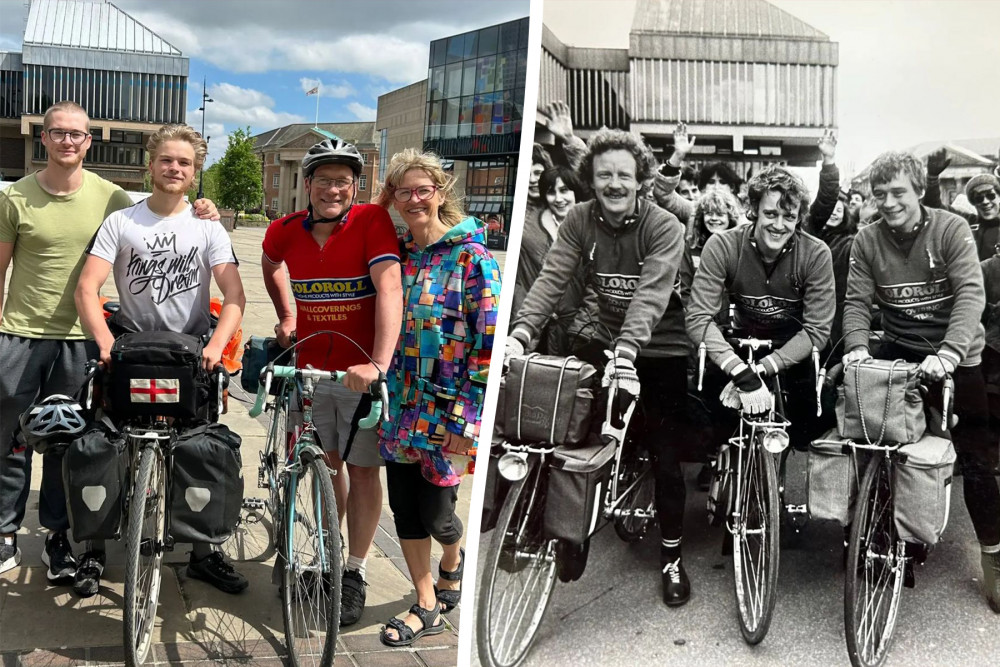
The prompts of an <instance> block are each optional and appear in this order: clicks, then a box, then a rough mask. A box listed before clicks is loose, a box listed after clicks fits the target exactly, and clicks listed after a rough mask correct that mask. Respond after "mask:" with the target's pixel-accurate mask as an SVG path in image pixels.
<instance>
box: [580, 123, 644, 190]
mask: <svg viewBox="0 0 1000 667" xmlns="http://www.w3.org/2000/svg"><path fill="white" fill-rule="evenodd" d="M615 150H623V151H628V152H629V153H631V154H632V157H634V158H635V180H636V183H637V185H638V184H642V183H643V182H644V181H646V180H648V179H649V178H650V177H651V176H652V175H653V171H654V170H655V169H656V158H654V157H653V151H652V150H650V148H649V146H647V145H646V143H645V142H644V141H643V140H642V139H640V138H639V137H637V136H636V135H634V134H632V133H631V132H626V131H625V130H612V129H610V128H607V127H602V128H601V129H599V130H598V131H597V132H595V133H594V136H592V137H591V138H590V141H588V142H587V152H586V153H585V154H584V156H583V161H582V162H581V163H580V180H581V181H582V182H583V183H586V184H587V185H588V186H592V184H593V182H594V158H595V157H596V156H598V155H600V154H602V153H607V152H608V151H615Z"/></svg>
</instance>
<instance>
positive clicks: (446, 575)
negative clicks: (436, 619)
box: [434, 549, 465, 614]
mask: <svg viewBox="0 0 1000 667" xmlns="http://www.w3.org/2000/svg"><path fill="white" fill-rule="evenodd" d="M464 570H465V549H459V561H458V569H457V570H455V571H453V572H448V571H446V570H444V569H443V568H442V567H441V566H440V565H438V579H444V580H446V581H461V580H462V572H463V571H464ZM434 594H435V595H436V596H437V600H438V603H439V604H441V605H443V606H442V607H441V613H442V614H447V613H448V612H450V611H452V610H453V609H454V608H455V607H457V606H458V603H459V602H461V600H462V589H461V588H459V589H457V590H452V589H439V588H438V587H437V586H435V587H434Z"/></svg>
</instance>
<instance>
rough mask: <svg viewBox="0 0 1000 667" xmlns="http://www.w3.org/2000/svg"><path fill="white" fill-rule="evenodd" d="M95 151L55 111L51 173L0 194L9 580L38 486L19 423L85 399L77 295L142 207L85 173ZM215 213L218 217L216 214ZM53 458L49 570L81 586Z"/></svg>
mask: <svg viewBox="0 0 1000 667" xmlns="http://www.w3.org/2000/svg"><path fill="white" fill-rule="evenodd" d="M90 143H91V136H90V119H89V118H88V116H87V113H86V111H84V110H83V109H82V108H81V107H80V106H79V105H77V104H75V103H73V102H60V103H58V104H55V105H53V106H52V107H51V108H50V109H49V110H48V111H47V112H46V114H45V118H44V120H43V131H42V144H43V145H44V146H45V149H46V151H47V152H48V158H47V162H46V165H45V168H44V169H42V170H41V171H39V172H37V173H34V174H31V175H29V176H26V177H24V178H22V179H21V180H19V181H18V182H17V183H15V184H14V185H12V186H10V187H9V188H7V189H6V190H4V191H3V192H0V285H2V284H3V282H4V280H5V279H6V277H7V270H8V268H10V267H11V263H12V260H13V271H12V273H11V276H10V285H9V289H8V293H7V294H6V296H4V294H3V292H2V290H0V573H2V572H5V571H6V570H9V569H11V568H14V567H16V566H17V565H18V564H19V563H20V560H21V554H20V551H19V550H18V548H17V542H16V537H15V535H14V534H15V533H16V532H17V531H18V529H19V528H20V526H21V521H22V520H23V518H24V513H25V506H26V502H27V497H28V488H29V486H30V480H31V449H30V448H25V447H24V446H23V445H21V444H19V443H17V442H16V441H15V439H14V435H13V434H14V431H15V429H16V427H17V424H18V419H19V417H20V415H21V413H22V412H24V411H25V410H26V409H27V408H28V407H30V405H31V404H32V403H33V402H35V401H36V400H38V399H41V398H45V397H47V396H50V395H52V394H66V395H73V394H75V393H76V391H77V390H78V389H79V388H80V386H81V384H82V383H83V377H84V366H85V364H86V361H87V360H88V359H96V358H97V346H96V344H95V343H94V342H93V341H92V340H88V339H87V336H86V334H85V333H84V332H83V329H82V328H81V326H80V320H79V317H78V316H77V312H76V306H75V304H74V301H73V292H74V289H75V288H76V284H77V281H78V279H79V277H80V270H81V268H82V267H83V262H84V257H85V255H84V250H85V249H86V247H87V244H88V243H89V242H90V239H91V237H93V235H94V233H95V232H96V231H97V229H98V228H99V227H100V226H101V223H102V222H103V221H104V219H105V218H106V217H108V216H109V215H110V214H111V213H113V212H115V211H118V210H120V209H123V208H126V207H128V206H131V205H132V200H131V198H130V197H129V196H128V195H127V194H126V193H125V192H124V191H123V190H122V189H121V188H119V187H118V186H117V185H114V184H113V183H109V182H108V181H106V180H104V179H102V178H100V177H99V176H97V175H95V174H93V173H91V172H88V171H86V170H84V169H83V159H84V157H85V156H86V153H87V149H88V148H90ZM202 208H204V207H202ZM207 209H208V213H207V214H206V215H207V217H213V216H214V215H215V209H214V206H211V205H210V204H209V205H208V207H207ZM201 212H203V211H201V210H200V213H201ZM203 217H205V216H203ZM43 458H44V461H43V467H42V486H41V494H40V498H39V520H40V522H41V524H42V526H43V527H44V528H47V529H48V530H49V531H50V534H49V536H48V537H47V538H46V541H45V549H44V552H43V554H42V561H43V562H44V563H45V564H46V565H48V572H47V576H48V579H49V581H51V582H53V583H71V582H72V581H73V576H74V574H75V571H76V559H75V558H74V556H73V551H72V548H71V546H70V543H69V540H68V539H67V537H66V531H67V530H68V528H69V520H68V517H67V515H66V496H65V492H64V490H63V484H62V471H61V461H60V460H59V458H58V457H56V456H45V457H43Z"/></svg>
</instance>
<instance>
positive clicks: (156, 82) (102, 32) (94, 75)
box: [0, 0, 189, 190]
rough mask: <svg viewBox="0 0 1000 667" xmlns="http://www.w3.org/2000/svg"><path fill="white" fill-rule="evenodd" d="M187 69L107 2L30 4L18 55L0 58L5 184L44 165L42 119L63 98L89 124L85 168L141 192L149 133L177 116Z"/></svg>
mask: <svg viewBox="0 0 1000 667" xmlns="http://www.w3.org/2000/svg"><path fill="white" fill-rule="evenodd" d="M188 65H189V62H188V59H187V58H185V57H183V56H182V55H181V52H180V50H179V49H177V48H176V47H174V46H173V45H171V44H170V43H168V42H167V41H166V40H164V39H163V38H161V37H160V36H158V35H157V34H156V33H154V32H153V31H152V30H150V29H149V28H147V27H145V26H144V25H142V24H141V23H139V22H138V21H136V20H135V19H133V18H132V17H131V16H129V15H128V14H126V13H125V12H123V11H122V10H121V9H119V8H118V7H116V6H115V5H113V4H111V3H110V2H104V1H101V0H33V1H32V2H31V6H30V9H29V11H28V19H27V22H26V25H25V31H24V39H23V47H22V52H21V53H0V172H3V176H4V178H5V179H7V180H15V179H17V178H20V177H22V176H25V175H27V174H30V173H31V172H33V171H37V170H38V169H41V168H42V167H43V166H45V160H46V155H45V148H44V147H43V146H42V142H41V131H42V117H43V115H44V114H45V111H46V109H48V108H49V107H50V106H51V105H52V104H53V103H55V102H59V101H61V100H72V101H74V102H76V103H77V104H79V105H80V106H82V107H83V108H84V109H86V110H87V113H88V114H89V115H90V118H91V133H92V134H93V142H92V145H91V148H90V150H89V151H88V153H87V159H86V161H85V162H86V164H87V165H88V168H89V169H91V170H92V171H95V172H96V173H98V174H99V175H101V176H103V177H104V178H107V179H108V180H110V181H113V182H115V183H118V184H119V185H121V186H122V187H123V188H125V189H126V190H138V189H141V187H142V182H143V175H144V168H143V165H144V162H145V144H146V140H147V139H148V138H149V135H150V134H151V133H152V132H155V131H156V130H157V129H159V127H160V126H161V125H163V124H166V123H183V122H184V120H185V113H186V108H187V94H188V90H187V84H188Z"/></svg>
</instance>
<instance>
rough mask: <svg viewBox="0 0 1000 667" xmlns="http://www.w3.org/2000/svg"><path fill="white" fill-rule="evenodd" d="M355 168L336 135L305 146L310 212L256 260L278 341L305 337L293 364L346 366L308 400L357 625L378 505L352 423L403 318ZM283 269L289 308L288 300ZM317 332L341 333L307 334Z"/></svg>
mask: <svg viewBox="0 0 1000 667" xmlns="http://www.w3.org/2000/svg"><path fill="white" fill-rule="evenodd" d="M362 166H363V163H362V159H361V154H360V153H359V152H358V149H357V148H355V147H354V146H353V145H351V144H348V143H345V142H343V141H342V140H341V139H339V138H338V139H326V140H324V141H321V142H320V143H318V144H316V145H315V146H313V147H312V148H310V149H309V151H308V152H307V153H306V155H305V157H304V158H303V159H302V177H303V178H304V179H305V187H306V193H307V194H308V195H309V208H308V209H306V210H304V211H299V212H297V213H292V214H291V215H288V216H286V217H284V218H281V219H280V220H275V221H274V222H273V223H271V226H270V227H268V229H267V234H266V235H265V236H264V244H263V248H264V254H263V257H262V258H261V267H262V270H263V272H264V285H265V286H266V287H267V292H268V294H269V295H270V296H271V301H272V302H273V303H274V309H275V311H277V314H278V319H279V324H278V326H277V327H276V329H275V331H276V333H277V336H278V343H279V344H280V345H282V346H284V347H287V346H288V345H290V344H291V340H290V335H291V334H292V332H296V334H297V336H298V339H299V340H300V341H302V343H301V344H300V345H299V347H298V366H299V367H300V368H302V367H304V366H305V365H306V364H310V365H312V366H313V367H314V368H318V369H321V370H344V369H346V371H347V378H346V380H345V381H344V385H346V386H341V385H340V384H335V383H332V382H324V383H321V384H320V385H319V386H318V387H317V388H316V394H315V397H314V402H313V409H314V413H313V414H314V425H315V426H316V435H317V436H318V437H319V439H320V441H321V443H322V447H323V449H324V450H326V453H327V456H328V460H327V461H328V463H329V465H330V467H331V469H333V470H334V471H336V472H337V474H336V476H335V477H334V478H333V483H334V489H335V491H336V496H337V509H338V512H339V513H340V516H341V517H343V516H344V513H345V512H346V514H347V533H348V558H347V563H346V564H345V571H344V577H343V599H342V603H341V611H340V624H341V625H345V626H346V625H352V624H354V623H357V622H358V620H359V619H360V618H361V612H362V611H364V608H365V597H366V596H365V586H366V583H365V580H364V576H365V564H366V561H367V558H368V551H369V549H371V545H372V542H373V541H374V539H375V530H376V529H377V528H378V521H379V516H380V514H381V511H382V485H381V483H380V481H379V469H380V467H381V466H382V465H383V461H382V457H381V456H380V455H379V451H378V434H377V433H375V432H374V431H367V430H361V429H358V427H357V423H358V420H359V419H360V418H361V417H363V416H364V415H366V414H367V413H368V409H369V407H370V406H371V403H370V398H369V397H368V396H367V394H366V393H364V392H366V391H367V389H368V387H369V385H371V384H372V383H373V382H375V381H377V380H378V377H379V370H378V369H379V368H381V369H382V370H383V371H385V370H386V369H388V368H389V364H390V363H391V362H392V355H393V352H394V350H395V348H396V340H397V339H398V337H399V327H400V325H401V324H402V321H403V283H402V278H401V275H400V268H399V243H398V241H397V239H396V232H395V229H394V228H393V226H392V220H391V219H390V218H389V214H388V213H387V212H386V210H385V209H384V208H382V207H381V206H376V205H374V204H355V203H354V201H355V198H356V197H357V194H358V178H359V176H360V174H361V169H362ZM286 269H287V275H288V276H290V277H291V285H292V294H293V296H294V297H295V312H294V313H293V312H292V310H291V308H290V307H289V305H288V278H287V277H286ZM318 331H335V332H337V333H339V334H341V335H339V336H330V335H320V336H317V337H315V338H312V339H311V340H308V341H306V340H305V339H306V338H307V337H308V336H309V335H310V334H312V333H315V332H318ZM343 336H347V337H349V338H350V339H351V340H353V341H354V343H351V342H350V341H349V340H346V339H345V338H344V337H343ZM358 346H360V348H359V347H358ZM369 355H370V357H369ZM370 359H374V361H375V363H374V364H373V363H371V362H370ZM376 364H377V368H376ZM345 462H346V464H347V479H345V478H344V475H343V467H344V463H345ZM348 481H349V482H350V488H349V489H348V485H347V482H348Z"/></svg>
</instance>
